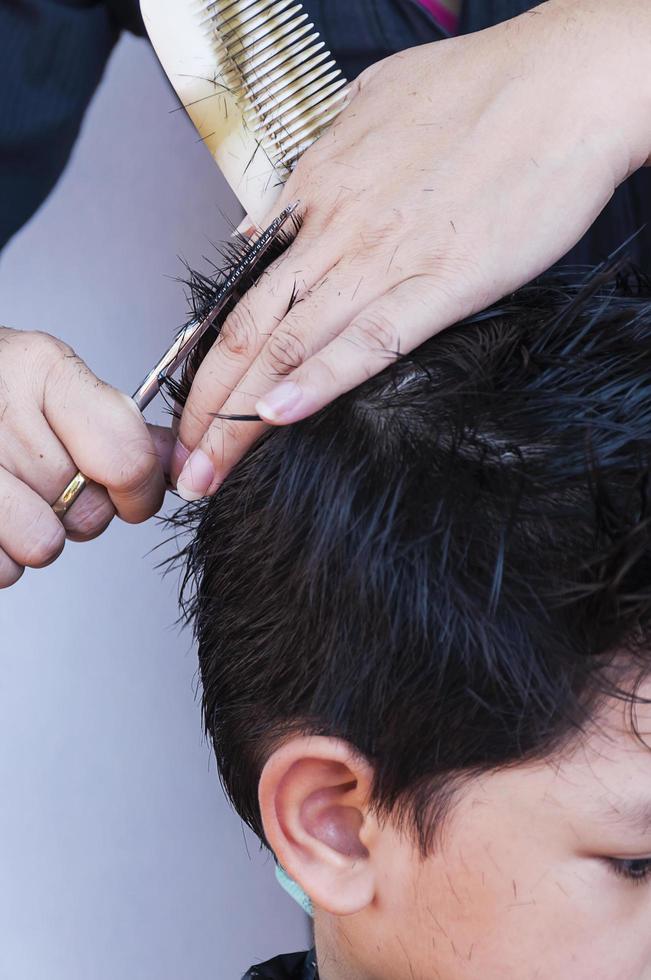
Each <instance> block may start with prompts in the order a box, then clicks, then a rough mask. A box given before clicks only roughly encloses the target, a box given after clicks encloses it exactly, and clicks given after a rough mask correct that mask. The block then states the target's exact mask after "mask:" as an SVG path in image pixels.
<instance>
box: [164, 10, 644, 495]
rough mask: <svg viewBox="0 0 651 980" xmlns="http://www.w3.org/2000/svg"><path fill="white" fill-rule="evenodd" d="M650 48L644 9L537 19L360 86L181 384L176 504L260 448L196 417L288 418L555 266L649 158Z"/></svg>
mask: <svg viewBox="0 0 651 980" xmlns="http://www.w3.org/2000/svg"><path fill="white" fill-rule="evenodd" d="M638 35H639V37H638ZM649 37H651V8H649V6H648V3H646V0H622V2H621V3H618V4H614V5H613V4H612V0H551V2H549V3H546V4H542V5H541V6H540V7H537V8H535V9H534V10H532V11H531V12H530V13H529V14H526V15H523V16H521V17H518V18H516V19H514V20H512V21H510V22H506V23H503V24H500V25H499V26H497V27H494V28H491V29H490V30H486V31H481V32H479V33H477V34H474V35H470V36H467V37H459V38H454V39H451V40H449V41H444V42H441V43H437V44H430V45H424V46H422V47H418V48H414V49H411V50H408V51H405V52H403V53H401V54H398V55H395V56H393V57H391V58H389V59H387V60H386V61H384V62H381V63H380V64H378V65H375V66H373V67H372V68H371V69H369V70H368V71H366V72H365V73H364V74H363V75H362V76H361V78H360V79H359V81H358V82H357V84H356V85H355V87H354V89H353V97H352V100H351V103H350V105H349V106H348V107H347V108H346V110H345V111H344V112H343V113H342V115H341V116H340V117H339V119H338V120H337V122H336V123H335V125H333V126H332V128H331V129H330V130H329V131H328V132H327V133H326V134H325V135H324V136H323V137H322V138H321V139H320V140H319V141H318V142H317V143H316V144H315V145H314V146H313V147H312V148H311V149H310V150H308V152H307V153H306V154H305V155H304V156H303V158H302V159H301V160H300V161H299V164H298V166H297V168H296V170H295V172H294V174H293V175H292V177H291V178H290V179H289V181H288V182H287V184H286V186H285V188H284V190H283V193H282V196H281V198H280V200H279V202H278V204H277V206H276V207H275V208H274V211H273V214H270V215H268V216H267V221H266V222H265V224H266V223H268V222H269V221H270V220H271V219H272V217H273V216H274V215H275V214H277V213H278V212H279V211H280V209H281V208H282V207H283V206H285V205H287V204H289V203H290V202H293V201H296V200H300V201H301V205H302V210H303V213H304V223H303V226H302V228H301V230H300V232H299V234H298V236H297V238H296V241H295V242H294V243H293V245H292V247H291V248H289V250H288V251H287V252H286V253H285V254H284V255H283V256H282V257H281V258H280V259H279V260H278V261H277V262H276V263H275V265H274V266H272V267H271V269H270V271H269V272H268V273H267V274H266V275H264V276H263V277H262V278H261V280H260V281H259V283H258V284H257V285H256V286H255V287H254V288H253V289H251V290H250V291H249V292H248V294H247V295H246V296H245V297H244V299H243V300H242V301H241V302H240V303H239V305H238V306H237V308H236V309H235V310H234V311H233V313H232V314H231V315H230V317H229V318H228V320H227V321H226V323H225V325H224V328H223V331H222V334H221V337H220V338H219V340H218V341H217V342H216V344H215V345H214V347H213V349H212V351H211V352H210V354H209V355H208V356H207V357H206V359H205V361H204V363H203V364H202V366H201V368H200V369H199V371H198V374H197V376H196V378H195V381H194V385H193V388H192V392H191V395H190V398H189V401H188V403H187V405H186V408H185V411H184V413H183V417H182V420H181V425H180V430H179V438H180V444H177V447H176V450H175V454H174V459H173V463H172V479H173V480H174V479H176V478H177V477H178V476H179V473H180V472H181V468H182V466H183V464H185V469H184V470H183V473H182V475H181V477H180V479H179V482H178V489H179V492H180V493H181V494H182V495H183V496H185V497H186V498H187V499H194V498H196V497H198V496H202V495H204V494H205V493H211V492H213V491H214V490H215V489H216V488H217V487H218V486H219V484H220V482H221V481H222V480H223V479H224V477H225V475H226V474H227V473H228V471H229V469H230V468H231V467H232V466H233V464H234V463H235V462H236V461H237V460H238V459H239V457H240V456H241V455H242V454H243V453H244V452H245V451H246V450H247V449H248V448H249V446H250V445H251V444H252V442H253V441H254V440H255V439H256V438H257V437H258V436H259V435H260V434H261V432H262V431H264V426H263V425H261V424H255V423H249V422H241V423H234V422H230V421H223V420H221V419H216V418H215V413H220V414H226V415H228V414H234V415H235V414H237V415H243V414H244V415H246V414H253V413H255V412H256V411H257V412H258V413H259V414H260V415H262V416H263V418H264V419H265V420H266V421H268V422H270V423H274V424H279V425H280V424H284V423H288V422H293V421H296V420H298V419H301V418H304V417H306V416H307V415H310V414H311V413H312V412H314V411H316V410H317V409H319V408H320V407H322V406H323V405H325V404H327V403H328V402H329V401H331V400H332V399H334V398H335V397H336V396H337V395H339V394H340V393H342V392H344V391H347V390H349V389H351V388H353V387H355V386H356V385H358V384H360V383H361V382H362V381H364V380H365V379H366V378H368V377H369V376H371V375H373V374H375V373H377V372H379V371H380V370H382V368H384V367H385V366H386V365H387V364H388V363H389V362H390V361H391V360H392V359H394V358H395V357H396V356H397V354H398V353H400V352H402V353H405V352H407V351H409V350H411V349H413V348H414V347H416V346H417V345H418V344H419V343H422V342H423V341H424V340H425V339H427V338H428V337H430V336H432V335H433V334H435V333H437V332H438V331H440V330H442V329H443V328H445V327H447V326H449V325H450V324H452V323H455V322H457V321H459V320H460V319H462V318H463V317H465V316H467V315H469V314H471V313H473V312H475V311H477V310H479V309H482V308H483V307H485V306H486V305H487V304H489V303H491V302H493V301H495V300H497V299H499V298H500V297H501V296H503V295H505V294H506V293H508V292H509V291H511V290H513V289H515V288H516V287H518V286H520V285H522V284H523V283H525V282H527V281H528V280H530V279H531V278H533V277H534V276H535V275H537V274H539V273H541V272H542V271H544V270H545V269H547V268H548V267H549V266H550V265H552V264H553V263H554V262H555V261H556V260H558V259H559V258H560V257H561V256H562V255H563V254H565V252H567V251H568V250H569V249H570V248H571V247H572V246H573V245H574V244H575V243H576V242H577V241H578V240H579V239H580V238H581V236H582V235H583V234H584V232H585V231H586V230H587V229H588V227H589V226H590V224H591V223H592V222H593V220H594V219H595V218H596V217H597V215H598V214H599V212H600V211H601V210H602V208H603V207H604V205H605V204H606V203H607V201H608V199H609V198H610V196H611V195H612V193H613V191H614V189H615V187H616V186H617V185H618V184H619V183H620V182H621V181H623V180H624V179H625V178H626V177H627V176H628V175H629V174H630V173H632V172H633V171H634V170H635V169H637V168H638V167H640V166H642V165H643V164H644V163H645V161H646V159H647V157H648V155H649V152H651V145H650V143H649V137H650V134H651V127H650V126H649V122H648V120H649V118H651V115H649V112H650V109H651V99H650V97H649V92H650V84H649V76H648V45H649ZM642 56H643V57H642ZM293 294H295V295H296V297H297V299H298V300H299V302H298V303H296V304H295V305H294V307H293V309H291V310H290V311H289V312H288V306H289V303H290V298H291V297H292V295H293ZM195 448H197V451H196V452H195V453H194V454H193V455H192V457H191V458H190V459H189V461H188V450H190V451H192V450H195ZM186 461H187V462H186Z"/></svg>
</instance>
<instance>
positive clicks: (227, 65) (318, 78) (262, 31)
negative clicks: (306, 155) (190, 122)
mask: <svg viewBox="0 0 651 980" xmlns="http://www.w3.org/2000/svg"><path fill="white" fill-rule="evenodd" d="M199 7H200V16H201V25H202V27H203V29H204V30H205V31H206V32H207V34H208V36H209V37H210V39H211V41H212V43H213V45H214V47H215V49H216V52H217V55H218V58H219V61H220V63H221V65H222V70H223V77H224V81H225V82H226V84H227V85H228V87H229V88H230V90H231V92H232V94H233V95H234V96H235V98H236V99H237V100H238V102H240V103H241V104H242V105H243V106H244V110H243V116H244V119H245V122H246V124H247V126H248V127H249V129H250V130H251V132H252V133H253V134H254V135H255V138H256V140H257V141H258V142H259V143H260V144H261V146H262V148H263V149H264V150H265V152H266V153H267V155H268V156H269V158H270V159H271V160H272V161H273V163H274V165H275V166H276V167H277V168H279V169H281V170H285V171H287V172H289V171H291V169H292V167H293V165H294V164H295V163H296V160H297V159H298V157H299V156H300V155H301V153H303V152H304V151H305V150H306V149H307V148H308V147H309V146H310V145H311V144H312V143H314V141H315V140H316V139H318V137H319V136H320V135H321V133H322V132H323V130H324V129H325V128H326V127H327V126H328V125H329V123H330V122H332V120H333V119H334V118H335V117H336V116H337V115H338V113H339V112H340V111H341V110H342V108H343V106H344V100H345V98H346V95H347V84H348V83H347V81H346V79H345V78H344V76H343V75H342V73H341V71H340V69H339V68H337V67H336V64H335V62H334V60H333V58H332V56H331V54H330V52H329V51H327V50H326V49H325V45H324V43H323V41H321V40H320V38H319V35H318V33H316V32H315V31H314V25H313V24H310V23H308V15H307V14H306V13H304V11H303V7H302V4H300V3H297V2H296V0H210V2H208V3H206V2H205V0H202V2H201V3H200V4H199Z"/></svg>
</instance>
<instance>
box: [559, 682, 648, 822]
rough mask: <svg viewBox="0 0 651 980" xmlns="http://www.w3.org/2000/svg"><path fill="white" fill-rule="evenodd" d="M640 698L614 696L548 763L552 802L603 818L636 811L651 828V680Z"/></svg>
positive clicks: (641, 688)
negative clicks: (568, 746) (577, 735)
mask: <svg viewBox="0 0 651 980" xmlns="http://www.w3.org/2000/svg"><path fill="white" fill-rule="evenodd" d="M637 694H638V697H639V698H640V701H639V703H635V704H633V703H631V702H630V701H626V700H624V699H621V700H620V699H617V698H612V697H611V698H608V699H607V701H606V702H605V703H604V704H603V705H602V707H601V709H600V711H599V712H598V714H597V716H596V718H595V720H594V722H592V723H591V724H590V725H589V726H588V727H587V728H586V730H585V731H584V732H583V733H582V735H581V736H580V738H579V739H578V740H577V741H576V742H575V743H574V745H573V746H571V747H570V749H569V750H568V751H567V752H566V753H562V754H561V756H560V757H559V758H556V759H549V760H546V762H545V769H546V775H545V776H543V778H542V779H541V783H540V786H541V788H543V789H544V791H545V792H546V793H547V794H548V799H549V800H550V801H554V800H555V801H557V802H558V803H559V805H566V806H567V807H568V808H572V809H574V810H575V811H576V812H577V813H584V814H585V815H586V816H593V817H595V818H596V819H598V818H608V817H613V818H616V817H617V816H618V815H620V816H622V817H627V816H630V817H631V820H633V819H636V820H637V822H638V823H639V824H640V825H641V824H642V823H643V822H646V821H647V818H648V823H649V826H650V827H651V704H647V703H644V700H643V699H647V700H649V701H651V679H650V680H645V681H644V682H643V683H642V684H641V685H640V686H639V687H638V688H637Z"/></svg>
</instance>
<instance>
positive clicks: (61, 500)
mask: <svg viewBox="0 0 651 980" xmlns="http://www.w3.org/2000/svg"><path fill="white" fill-rule="evenodd" d="M87 482H88V481H87V480H86V477H85V476H84V475H83V473H77V475H76V476H75V477H73V478H72V480H71V481H70V483H69V484H68V486H67V487H66V488H65V490H64V491H63V493H62V494H61V496H60V497H58V498H57V500H55V501H54V503H53V504H52V510H53V511H54V513H55V514H56V515H57V517H58V518H59V520H60V521H62V520H63V518H64V517H65V516H66V514H67V513H68V511H69V510H70V508H71V507H72V505H73V504H74V502H75V500H76V499H77V497H78V496H79V494H80V493H81V491H82V490H83V489H84V487H85V486H86V485H87Z"/></svg>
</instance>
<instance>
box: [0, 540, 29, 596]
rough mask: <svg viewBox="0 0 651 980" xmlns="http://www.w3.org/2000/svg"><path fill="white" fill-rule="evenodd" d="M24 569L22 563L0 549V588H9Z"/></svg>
mask: <svg viewBox="0 0 651 980" xmlns="http://www.w3.org/2000/svg"><path fill="white" fill-rule="evenodd" d="M24 571H25V569H24V567H23V565H19V564H18V563H17V562H15V561H14V560H13V559H12V558H10V557H9V555H7V554H5V552H4V551H2V550H1V549H0V589H9V588H11V586H12V585H15V584H16V582H17V581H18V580H19V579H20V578H21V577H22V575H23V572H24Z"/></svg>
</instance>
